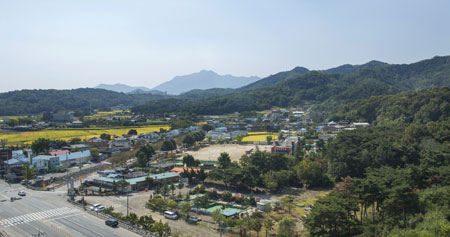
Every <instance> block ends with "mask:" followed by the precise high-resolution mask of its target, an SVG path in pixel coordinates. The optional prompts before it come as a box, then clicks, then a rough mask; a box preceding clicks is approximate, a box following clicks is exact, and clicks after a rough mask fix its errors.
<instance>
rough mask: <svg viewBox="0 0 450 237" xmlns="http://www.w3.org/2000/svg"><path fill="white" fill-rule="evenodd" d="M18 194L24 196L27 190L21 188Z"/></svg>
mask: <svg viewBox="0 0 450 237" xmlns="http://www.w3.org/2000/svg"><path fill="white" fill-rule="evenodd" d="M18 195H19V196H22V197H24V196H26V195H27V194H26V193H25V191H23V190H21V191H19V193H18Z"/></svg>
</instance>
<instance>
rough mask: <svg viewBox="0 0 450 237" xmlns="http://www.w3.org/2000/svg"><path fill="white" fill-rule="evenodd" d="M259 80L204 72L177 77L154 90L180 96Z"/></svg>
mask: <svg viewBox="0 0 450 237" xmlns="http://www.w3.org/2000/svg"><path fill="white" fill-rule="evenodd" d="M259 79H260V78H259V77H256V76H251V77H236V76H232V75H229V74H227V75H219V74H217V73H215V72H213V71H207V70H202V71H200V72H196V73H192V74H189V75H184V76H176V77H174V78H173V79H172V80H170V81H167V82H164V83H162V84H160V85H158V86H156V87H154V88H153V89H154V90H159V91H165V92H167V93H168V94H172V95H179V94H181V93H183V92H188V91H190V90H195V89H203V90H205V89H212V88H239V87H242V86H245V85H248V84H250V83H253V82H255V81H258V80H259Z"/></svg>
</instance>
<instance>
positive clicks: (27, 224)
mask: <svg viewBox="0 0 450 237" xmlns="http://www.w3.org/2000/svg"><path fill="white" fill-rule="evenodd" d="M20 190H24V191H25V192H26V194H27V195H26V196H25V197H21V199H20V200H16V201H14V202H11V201H10V198H11V197H19V196H18V195H17V193H18V192H19V191H20ZM0 231H2V232H4V233H6V234H7V235H9V236H11V237H13V236H14V237H15V236H38V235H37V234H38V233H39V232H41V233H45V234H41V236H52V237H53V236H65V237H69V236H70V237H75V236H89V237H91V236H92V237H101V236H104V237H114V236H127V237H128V236H130V237H134V236H139V235H137V234H135V233H133V232H130V231H128V230H126V229H123V228H111V227H109V226H107V225H105V222H104V220H103V219H100V218H97V217H95V216H92V215H90V214H88V213H85V212H84V211H82V210H80V209H78V208H76V207H74V206H72V205H70V204H69V203H68V202H67V201H66V196H65V192H64V191H55V192H42V191H32V190H27V189H24V188H23V187H22V186H21V185H20V184H13V185H11V186H10V185H8V184H6V183H5V182H4V181H3V180H0Z"/></svg>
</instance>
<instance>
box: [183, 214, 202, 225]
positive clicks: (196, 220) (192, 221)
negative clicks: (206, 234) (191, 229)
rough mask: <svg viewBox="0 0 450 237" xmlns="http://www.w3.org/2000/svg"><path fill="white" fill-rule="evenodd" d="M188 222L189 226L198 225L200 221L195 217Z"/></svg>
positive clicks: (191, 217)
mask: <svg viewBox="0 0 450 237" xmlns="http://www.w3.org/2000/svg"><path fill="white" fill-rule="evenodd" d="M186 221H187V223H189V224H197V223H198V222H199V221H200V220H199V219H198V218H197V217H195V216H190V217H189V218H188V219H187V220H186Z"/></svg>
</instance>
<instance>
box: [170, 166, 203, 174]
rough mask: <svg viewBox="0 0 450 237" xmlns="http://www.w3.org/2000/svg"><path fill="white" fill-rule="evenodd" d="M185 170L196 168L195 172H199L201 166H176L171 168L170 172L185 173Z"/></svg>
mask: <svg viewBox="0 0 450 237" xmlns="http://www.w3.org/2000/svg"><path fill="white" fill-rule="evenodd" d="M184 170H187V171H189V172H190V171H191V170H194V171H195V172H198V171H199V170H200V169H199V168H183V167H175V168H173V169H171V170H170V172H175V173H183V171H184Z"/></svg>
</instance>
